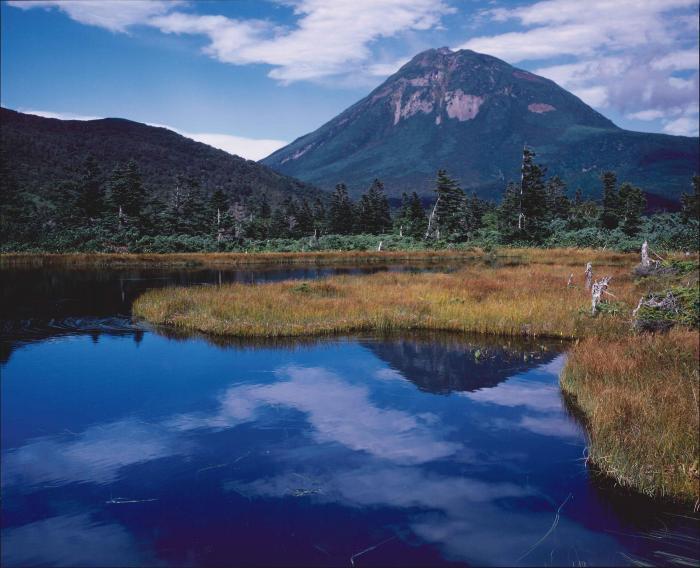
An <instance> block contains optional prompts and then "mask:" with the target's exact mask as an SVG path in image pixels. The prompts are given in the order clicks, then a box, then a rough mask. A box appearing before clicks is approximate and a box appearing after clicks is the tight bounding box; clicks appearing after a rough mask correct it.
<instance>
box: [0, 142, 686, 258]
mask: <svg viewBox="0 0 700 568" xmlns="http://www.w3.org/2000/svg"><path fill="white" fill-rule="evenodd" d="M0 169H1V170H2V171H0V175H1V176H2V179H3V198H2V202H1V203H0V236H1V237H2V242H3V243H14V244H15V246H16V245H17V244H18V243H32V242H36V241H38V240H39V241H41V242H47V241H51V240H53V241H55V242H56V243H58V244H57V246H58V247H59V248H60V247H61V246H63V247H66V246H68V247H70V246H73V245H70V242H71V239H72V240H76V239H78V240H80V239H82V240H83V241H84V240H85V239H88V240H89V241H90V240H91V242H92V241H94V243H93V245H94V247H95V248H100V247H102V248H104V247H110V246H129V244H130V243H133V242H134V241H135V240H138V239H139V238H143V237H146V236H147V237H152V238H154V237H173V236H187V237H200V238H205V239H209V240H213V241H214V242H216V243H217V246H218V248H219V249H222V250H226V249H227V248H230V247H231V246H243V245H244V244H245V242H246V241H251V240H252V241H262V240H269V239H303V238H307V237H308V238H310V239H318V238H319V237H321V236H323V235H386V234H392V233H393V234H395V235H398V236H399V237H402V238H404V237H405V238H412V239H415V240H421V241H424V242H426V243H433V244H436V245H438V244H450V243H453V244H454V243H465V242H474V243H476V244H478V243H481V242H487V243H490V244H505V245H508V244H526V245H542V244H545V243H547V242H549V241H551V239H552V238H553V237H555V236H556V235H557V234H563V233H566V232H572V231H573V232H576V231H579V232H580V231H583V232H584V233H585V230H587V229H590V230H597V231H603V232H610V233H615V234H619V235H623V236H626V237H635V236H636V235H638V234H639V233H640V231H641V230H642V226H643V221H644V216H643V214H644V210H645V206H646V200H645V197H644V193H643V191H642V190H641V189H640V188H638V187H635V186H634V185H632V184H630V183H627V182H624V183H619V182H618V180H617V177H616V175H615V173H614V172H604V173H603V174H602V175H601V184H602V200H601V202H596V201H592V200H590V199H584V198H583V196H582V192H581V190H580V189H577V190H576V191H575V192H574V195H573V197H570V196H569V193H568V189H567V186H566V184H565V182H564V181H563V180H561V179H560V178H559V177H557V176H553V177H549V178H548V177H547V172H546V168H544V167H543V166H541V165H539V164H538V163H537V162H536V161H535V153H534V152H533V151H532V150H530V149H529V148H527V147H526V148H525V149H524V151H523V157H522V164H521V179H520V181H519V182H510V183H508V185H507V186H506V188H505V191H504V193H503V195H502V198H501V200H500V202H499V203H493V202H490V201H486V200H484V199H481V198H479V197H478V196H477V195H476V194H474V193H473V194H471V195H467V194H466V193H465V192H464V191H463V190H462V189H461V188H460V186H459V184H458V183H457V182H456V181H455V180H454V179H452V178H450V177H449V175H448V174H447V172H446V171H444V170H440V171H439V172H438V174H437V179H436V182H435V189H434V193H433V198H432V199H431V200H430V201H429V202H428V203H425V204H424V202H423V201H422V200H421V199H420V197H419V196H418V195H417V194H416V193H415V192H413V193H411V194H410V195H409V194H406V193H404V194H403V196H402V200H401V204H400V206H399V207H398V208H397V209H396V210H395V211H393V212H392V210H391V207H390V205H389V200H388V199H387V196H386V194H385V191H384V185H383V183H382V182H381V181H380V180H379V179H376V180H374V182H373V183H372V184H371V185H370V187H369V188H368V189H367V191H366V192H365V193H364V194H362V195H361V197H360V198H359V199H358V200H356V201H354V200H353V199H351V197H350V195H349V194H348V190H347V187H346V186H345V185H344V184H342V183H341V184H338V185H337V186H336V188H335V190H334V191H333V192H332V193H331V195H330V197H329V198H328V199H326V200H322V199H319V198H317V199H315V200H313V201H309V200H307V199H304V198H301V199H299V198H295V197H291V196H290V197H287V198H286V199H285V200H284V201H283V202H281V203H277V204H271V203H270V202H269V201H268V197H267V195H266V194H265V193H262V194H258V195H256V194H255V193H254V192H253V195H251V196H250V197H247V198H245V199H240V200H232V199H230V198H229V196H228V195H227V193H226V192H225V191H224V189H223V188H218V189H216V190H215V191H213V192H211V193H209V194H207V193H205V192H204V191H203V190H202V189H201V186H200V183H199V182H198V180H197V179H194V178H188V177H183V176H177V177H176V178H175V179H174V180H173V187H172V190H171V191H170V193H169V195H167V196H165V197H158V196H154V195H150V194H149V193H148V192H147V191H146V188H145V187H144V183H143V181H142V178H141V174H140V172H139V168H138V165H137V164H136V162H134V161H129V162H128V163H126V164H122V165H119V166H117V167H116V168H115V169H114V170H113V171H112V172H110V173H109V174H108V175H106V176H105V175H104V174H103V172H102V171H101V170H100V167H99V164H98V162H97V161H96V160H95V158H93V157H91V156H88V157H87V158H86V159H85V161H84V162H83V164H82V166H81V168H80V172H79V175H77V176H76V177H75V178H74V179H71V180H66V181H62V182H60V183H58V184H57V186H56V190H55V192H54V195H55V198H54V199H53V202H52V203H51V204H50V205H51V206H50V208H49V210H50V211H51V213H50V214H49V215H46V213H43V214H41V215H39V214H38V211H39V209H38V208H37V204H36V203H34V202H33V201H32V199H30V198H29V197H28V193H27V192H24V191H22V188H21V187H20V185H19V184H18V183H17V182H16V181H15V180H14V179H13V178H12V175H11V173H10V171H9V169H8V168H7V167H6V163H5V162H4V160H3V163H2V165H1V168H0ZM699 201H700V198H699V197H698V176H695V177H694V178H693V190H692V191H691V192H690V193H688V194H686V195H684V196H683V198H682V212H681V214H680V216H678V219H676V220H675V221H674V222H676V221H677V222H678V223H680V224H684V225H692V224H693V223H695V224H697V219H698V214H699V213H698V207H699ZM424 205H427V207H424ZM45 209H46V208H44V210H45ZM693 227H694V225H693ZM691 229H692V227H691Z"/></svg>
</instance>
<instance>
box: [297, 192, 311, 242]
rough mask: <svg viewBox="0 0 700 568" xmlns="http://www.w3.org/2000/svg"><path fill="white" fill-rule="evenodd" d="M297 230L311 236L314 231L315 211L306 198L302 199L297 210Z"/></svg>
mask: <svg viewBox="0 0 700 568" xmlns="http://www.w3.org/2000/svg"><path fill="white" fill-rule="evenodd" d="M297 231H298V233H299V235H300V236H302V237H305V236H310V235H313V232H314V212H313V211H312V210H311V206H310V205H309V202H308V201H307V200H306V199H302V200H301V204H300V205H299V208H298V211H297Z"/></svg>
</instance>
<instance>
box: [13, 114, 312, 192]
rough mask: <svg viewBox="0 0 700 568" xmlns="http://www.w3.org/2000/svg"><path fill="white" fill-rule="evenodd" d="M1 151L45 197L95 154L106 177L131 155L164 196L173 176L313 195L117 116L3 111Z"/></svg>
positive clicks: (22, 180)
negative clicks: (65, 117)
mask: <svg viewBox="0 0 700 568" xmlns="http://www.w3.org/2000/svg"><path fill="white" fill-rule="evenodd" d="M0 149H1V150H2V153H3V155H4V157H5V160H6V162H7V165H6V167H7V168H9V170H10V171H11V173H12V175H13V176H14V178H15V180H16V182H17V183H18V184H19V185H20V186H21V187H22V189H23V190H24V191H26V192H28V193H30V194H32V195H33V196H34V197H33V199H34V201H35V202H37V203H41V202H43V201H47V202H50V201H52V200H53V198H54V196H55V191H56V184H57V183H59V182H61V181H66V180H77V179H78V178H79V177H80V175H81V169H82V167H83V163H84V161H85V159H86V158H87V157H88V156H91V157H92V158H93V159H94V160H95V161H96V163H97V166H98V167H99V171H100V175H101V177H102V178H104V179H106V178H107V177H108V176H109V174H110V172H112V170H113V169H114V168H115V167H116V166H118V165H119V164H123V163H126V162H128V161H129V160H133V161H134V162H135V163H136V165H137V166H138V169H139V171H140V174H141V177H142V181H143V185H144V189H145V191H146V193H147V195H148V196H149V197H158V198H165V197H167V196H168V195H169V194H170V193H171V192H172V191H173V189H174V188H175V185H176V178H178V177H179V178H182V179H190V180H194V181H196V182H197V183H198V184H199V185H200V186H201V189H202V191H203V192H204V193H205V194H211V193H212V192H213V191H214V190H216V189H220V190H221V191H223V192H224V194H225V195H226V196H227V197H228V198H229V199H232V200H236V199H237V200H243V199H246V198H249V197H250V196H251V195H257V196H260V195H261V194H262V193H265V194H266V195H267V198H268V199H269V200H270V201H271V202H272V203H279V202H281V201H282V200H284V198H285V197H290V196H297V197H301V196H306V197H315V196H317V195H318V194H319V192H318V191H317V190H315V189H314V188H313V187H312V186H311V185H309V184H306V183H302V182H300V181H298V180H296V179H294V178H291V177H289V176H286V175H282V174H278V173H276V172H274V171H272V170H271V169H269V168H267V167H265V166H263V165H260V164H258V163H256V162H254V161H252V160H245V159H243V158H240V157H238V156H233V155H231V154H228V153H227V152H224V151H223V150H218V149H216V148H212V147H211V146H207V145H206V144H202V143H201V142H195V141H194V140H190V139H189V138H186V137H184V136H181V135H179V134H177V133H175V132H173V131H171V130H168V129H166V128H157V127H154V126H148V125H145V124H141V123H138V122H133V121H130V120H124V119H120V118H105V119H102V120H87V121H79V120H57V119H53V118H43V117H39V116H34V115H30V114H23V113H19V112H15V111H13V110H9V109H6V108H2V109H0Z"/></svg>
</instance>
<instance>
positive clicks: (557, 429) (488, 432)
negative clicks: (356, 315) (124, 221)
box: [1, 271, 699, 566]
mask: <svg viewBox="0 0 700 568" xmlns="http://www.w3.org/2000/svg"><path fill="white" fill-rule="evenodd" d="M131 274H132V276H133V275H134V274H135V273H134V272H131ZM266 274H267V275H268V276H269V273H266ZM7 275H8V273H5V276H7ZM139 275H140V276H141V278H139ZM13 276H15V286H14V290H15V291H14V292H12V293H10V292H8V288H7V287H6V288H5V292H4V293H3V302H4V304H5V307H7V308H10V306H9V304H8V301H10V300H13V299H14V302H13V303H14V304H15V305H14V306H12V307H11V309H10V310H9V311H10V312H11V313H12V314H15V317H14V318H12V317H10V318H5V320H6V322H5V326H4V329H5V330H6V333H5V336H4V340H3V345H4V347H3V353H4V363H3V364H2V367H1V371H2V564H3V565H4V566H5V565H6V566H24V565H62V566H76V565H87V566H97V565H107V566H125V565H187V566H199V565H210V566H217V565H219V566H220V565H251V564H253V565H263V566H283V565H294V566H352V565H354V566H386V565H391V566H412V565H413V566H415V565H420V566H424V565H451V564H455V565H465V564H466V565H470V564H471V565H611V564H614V565H629V564H632V563H634V562H638V561H644V562H651V563H654V564H669V565H673V564H674V563H675V562H678V561H683V560H684V559H686V560H690V561H691V562H692V559H693V558H697V546H698V536H699V535H698V520H697V517H696V516H694V515H693V514H691V513H688V512H687V511H683V510H679V509H673V508H671V507H670V506H668V505H660V504H658V503H653V502H651V501H647V500H645V499H642V498H639V497H635V496H633V495H628V494H625V493H623V492H621V491H620V490H619V488H614V487H611V486H610V485H609V484H606V483H604V482H602V481H600V480H598V479H597V478H596V477H595V476H593V475H592V474H591V472H590V471H589V469H588V468H587V466H586V463H585V438H584V435H583V432H582V430H581V427H580V426H579V424H578V422H577V421H576V419H575V418H573V417H572V416H571V415H570V414H569V412H568V411H567V409H566V406H565V404H564V401H563V400H562V398H561V395H560V391H559V388H558V386H557V374H558V372H559V370H560V368H561V366H562V364H563V361H564V357H565V348H566V345H565V344H562V343H554V342H518V341H508V340H493V339H492V340H485V339H484V338H474V337H465V336H460V335H444V334H412V335H401V336H390V337H350V338H337V339H328V340H321V341H309V340H307V341H289V342H267V343H265V342H263V343H250V342H247V343H246V342H240V341H238V342H237V341H225V340H218V342H217V344H215V343H212V342H210V341H209V340H207V339H206V338H203V337H167V336H166V335H163V334H162V333H155V332H153V331H150V330H148V329H141V328H139V327H134V326H133V325H132V324H131V323H130V322H129V320H128V306H129V295H128V294H125V295H124V299H123V300H122V299H121V298H122V296H121V289H122V288H117V286H122V287H123V282H124V281H125V279H124V274H123V273H104V272H101V273H97V272H90V271H83V272H81V274H80V278H79V280H80V281H81V282H84V283H85V285H84V287H83V292H80V286H78V291H79V293H78V295H76V296H75V297H72V296H71V295H70V294H69V293H68V292H70V291H72V290H75V289H76V288H75V280H72V281H71V278H73V277H74V276H75V274H73V273H71V272H61V273H58V272H57V273H54V274H53V275H51V274H46V273H44V274H43V278H37V276H36V274H35V273H31V272H21V273H16V274H14V275H13ZM91 276H92V279H93V280H92V281H93V284H94V285H93V287H90V286H89V283H90V282H91ZM143 276H144V273H143V271H141V272H138V273H137V277H136V278H135V279H134V280H129V282H132V283H133V282H140V284H139V285H136V284H130V285H129V286H132V287H133V289H136V288H139V287H140V288H144V287H149V286H152V285H154V284H153V283H154V282H155V278H154V277H153V273H150V272H149V273H148V274H146V275H145V276H146V277H145V278H144V277H143ZM229 276H231V275H230V274H229ZM277 276H278V277H283V276H285V275H284V274H283V273H281V272H280V273H278V274H277ZM277 276H276V277H277ZM160 277H161V281H162V282H165V283H174V282H184V283H188V282H202V281H207V278H209V277H211V278H213V279H214V282H213V283H216V281H217V280H218V274H210V275H209V276H205V275H203V274H202V273H192V272H189V273H183V272H168V273H162V274H161V276H160ZM253 277H255V276H253ZM305 277H309V275H308V274H307V275H305ZM120 279H121V282H122V283H121V284H119V282H120ZM22 281H23V282H24V284H23V285H20V284H21V283H22ZM39 282H40V283H41V286H40V288H37V286H39V284H38V283H39ZM50 282H54V285H53V286H51V285H49V284H47V283H50ZM129 289H131V288H127V290H129ZM86 290H92V292H91V295H90V296H89V298H90V299H89V301H88V299H87V297H86V293H87V292H86ZM30 296H31V297H37V301H36V302H28V301H27V298H28V297H30ZM38 296H41V297H40V298H39V297H38ZM61 297H66V298H69V299H70V298H72V299H70V301H66V302H61V301H60V298H61ZM115 306H118V309H115ZM20 312H21V314H22V316H23V317H22V318H17V317H16V314H17V313H20ZM20 322H23V323H20ZM96 322H97V323H96ZM99 322H101V323H100V324H99V325H98V323H99ZM81 325H83V326H84V328H81ZM695 562H696V561H695Z"/></svg>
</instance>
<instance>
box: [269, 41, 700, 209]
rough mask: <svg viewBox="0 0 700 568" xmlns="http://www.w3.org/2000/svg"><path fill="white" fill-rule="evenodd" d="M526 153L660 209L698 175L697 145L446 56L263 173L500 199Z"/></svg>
mask: <svg viewBox="0 0 700 568" xmlns="http://www.w3.org/2000/svg"><path fill="white" fill-rule="evenodd" d="M524 143H527V144H528V145H530V146H531V147H533V148H534V150H535V151H536V152H537V154H538V158H537V160H538V162H539V163H542V164H544V165H546V166H548V168H549V173H550V174H552V175H555V174H556V175H559V176H560V177H562V178H563V179H564V180H565V181H566V182H567V183H568V184H569V187H570V188H571V189H572V190H573V189H574V188H576V187H579V186H580V187H582V188H583V190H584V192H585V193H587V194H593V195H596V194H598V192H599V187H600V182H599V179H598V178H599V176H600V173H601V172H603V171H605V170H608V169H611V170H615V171H616V172H617V173H618V178H619V179H620V180H626V181H630V182H632V183H634V184H636V185H639V186H640V187H642V189H644V190H646V191H647V192H651V193H652V194H656V195H657V196H659V199H658V200H657V201H658V202H659V203H661V202H664V199H665V200H669V199H670V200H677V198H678V197H679V195H680V194H681V193H682V192H684V191H688V190H689V188H690V179H691V176H692V175H693V174H694V173H697V172H698V169H699V168H698V161H699V152H698V138H689V137H682V136H670V135H664V134H649V133H641V132H630V131H627V130H623V129H621V128H619V127H617V126H616V125H615V124H613V123H612V122H611V121H610V120H609V119H607V118H606V117H604V116H603V115H602V114H600V113H599V112H597V111H595V110H594V109H592V108H591V107H589V106H588V105H586V104H585V103H584V102H583V101H581V100H580V99H579V98H578V97H576V96H575V95H573V94H571V93H570V92H568V91H566V90H565V89H563V88H561V87H560V86H558V85H557V84H556V83H554V82H553V81H550V80H549V79H545V78H544V77H540V76H538V75H535V74H533V73H529V72H527V71H524V70H521V69H517V68H515V67H513V66H511V65H509V64H508V63H506V62H504V61H502V60H500V59H497V58H495V57H491V56H489V55H484V54H480V53H476V52H474V51H470V50H460V51H451V50H450V49H448V48H440V49H430V50H428V51H424V52H422V53H420V54H418V55H416V56H415V57H414V58H413V59H412V60H411V61H410V62H409V63H407V64H406V65H404V66H403V67H402V68H401V69H400V70H399V71H398V72H396V73H395V74H394V75H392V76H391V77H389V78H388V79H387V80H386V81H385V82H384V83H382V84H381V85H380V86H379V87H377V88H376V89H375V90H374V91H372V92H371V93H370V94H369V95H368V96H367V97H365V98H364V99H362V100H360V101H358V102H357V103H355V104H354V105H352V106H351V107H350V108H348V109H347V110H345V111H343V112H342V113H340V114H339V115H338V116H337V117H335V118H334V119H332V120H331V121H329V122H327V123H326V124H324V125H323V126H321V127H320V128H319V129H318V130H315V131H314V132H311V133H310V134H307V135H305V136H302V137H301V138H298V139H297V140H295V141H294V142H292V143H291V144H289V145H288V146H286V147H284V148H282V149H280V150H277V151H276V152H274V153H273V154H271V155H270V156H268V157H267V158H265V159H264V160H262V161H261V163H263V164H265V165H267V166H270V167H271V168H274V169H275V170H277V171H279V172H282V173H285V174H289V175H293V176H295V177H298V178H299V179H302V180H305V181H307V182H309V183H313V184H316V185H319V186H320V187H322V188H325V189H330V188H331V187H333V186H334V185H335V184H336V183H338V182H341V181H342V182H345V183H347V184H348V186H349V188H350V191H351V193H353V194H355V195H357V194H358V193H359V192H361V191H363V190H364V189H365V188H366V187H367V186H368V185H369V183H371V181H372V179H373V178H375V177H379V178H381V179H382V180H383V181H384V182H385V184H386V189H387V191H388V192H389V194H391V195H394V196H396V195H398V194H400V193H401V192H403V191H409V190H417V191H418V192H419V193H422V194H424V195H425V194H426V193H427V192H428V191H429V190H430V189H431V187H432V184H433V180H434V177H435V172H436V170H437V169H439V168H446V169H447V170H448V171H449V173H450V174H451V175H453V176H454V177H457V178H458V179H459V181H460V182H461V184H462V187H463V188H464V189H467V190H475V191H477V192H478V193H479V194H480V195H481V196H483V197H487V198H494V199H495V198H497V197H498V196H500V194H501V192H502V191H503V188H504V187H505V184H506V182H507V181H508V180H509V179H517V177H518V168H519V164H520V156H521V153H522V148H523V144H524ZM652 198H653V196H652Z"/></svg>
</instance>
